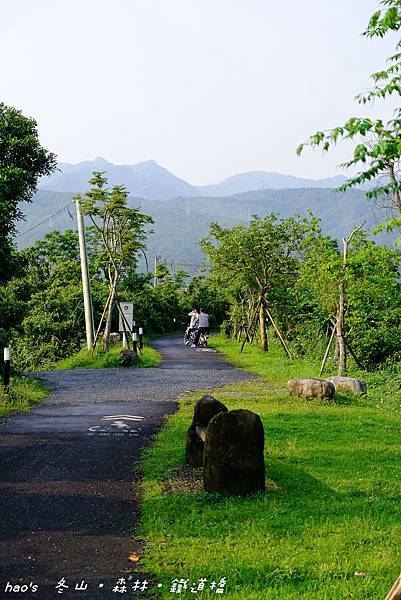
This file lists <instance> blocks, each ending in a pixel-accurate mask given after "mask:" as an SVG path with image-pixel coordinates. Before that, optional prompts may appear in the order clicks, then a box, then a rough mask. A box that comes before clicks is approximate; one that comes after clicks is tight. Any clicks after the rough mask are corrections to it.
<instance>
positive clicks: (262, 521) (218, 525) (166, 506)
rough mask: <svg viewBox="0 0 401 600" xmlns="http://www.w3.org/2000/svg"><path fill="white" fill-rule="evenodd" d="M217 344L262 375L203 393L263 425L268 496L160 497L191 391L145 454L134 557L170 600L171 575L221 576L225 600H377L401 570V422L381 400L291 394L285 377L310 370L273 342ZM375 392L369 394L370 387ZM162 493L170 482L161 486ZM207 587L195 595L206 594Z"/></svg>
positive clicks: (180, 449) (179, 460)
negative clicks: (270, 345) (266, 345)
mask: <svg viewBox="0 0 401 600" xmlns="http://www.w3.org/2000/svg"><path fill="white" fill-rule="evenodd" d="M212 343H213V344H214V345H216V346H217V347H219V348H220V349H221V350H224V352H225V353H226V354H227V356H229V357H230V358H231V360H234V361H235V362H236V363H237V364H240V365H241V367H243V368H245V367H246V368H248V369H249V370H252V371H253V372H258V373H260V374H261V375H262V377H261V378H259V380H256V381H253V382H245V383H240V384H235V385H230V386H228V387H226V388H224V389H218V390H209V391H210V392H211V393H212V394H213V396H214V397H215V398H217V399H219V400H220V401H222V402H223V403H224V404H226V406H228V408H229V409H234V408H247V409H249V410H252V411H254V412H256V413H258V414H259V415H260V416H261V418H262V420H263V423H264V427H265V440H266V442H265V464H266V476H267V491H266V492H265V493H260V494H256V495H254V496H251V497H248V498H224V497H220V496H217V495H208V494H205V493H203V492H201V491H199V492H196V493H190V492H188V491H187V490H186V489H185V486H183V487H182V489H181V490H179V491H178V492H177V491H176V492H175V493H166V491H165V490H166V486H165V485H164V482H165V481H166V480H167V481H168V480H169V479H174V478H175V477H176V475H175V474H176V473H177V472H178V471H179V470H180V469H181V467H182V465H183V461H184V446H185V431H186V429H187V427H188V426H189V423H190V421H191V418H192V413H193V406H194V403H195V401H196V400H197V399H198V398H199V397H200V395H201V393H199V392H198V393H196V394H193V393H192V394H188V395H186V396H185V397H184V398H183V399H181V401H180V410H179V411H178V412H177V413H176V414H174V415H173V416H172V417H171V418H170V419H169V421H168V422H167V424H166V426H165V427H164V428H163V430H162V431H161V432H160V434H159V435H158V436H157V438H156V441H155V443H154V445H153V446H152V447H150V448H148V449H147V450H146V451H145V453H144V459H143V462H142V469H143V476H144V479H143V489H144V500H143V505H142V522H141V526H140V536H142V538H143V539H144V541H145V542H146V543H145V548H144V552H143V555H142V556H141V561H142V565H143V569H144V570H145V572H147V573H149V572H151V573H153V574H154V578H155V580H156V581H160V582H161V583H162V584H163V587H162V588H161V589H160V590H158V589H156V590H155V594H156V595H157V594H158V597H161V598H170V597H171V593H170V585H171V581H172V580H173V579H176V578H177V579H180V578H184V579H188V580H189V582H188V589H187V591H186V592H184V595H187V597H188V596H193V594H192V593H191V592H190V591H189V590H190V587H191V584H192V583H194V582H197V581H198V580H199V578H201V577H205V578H207V579H208V583H210V581H211V580H213V579H214V580H217V581H218V580H220V579H221V578H222V577H226V578H227V587H226V592H225V594H224V595H225V596H227V597H229V598H232V599H238V600H239V599H241V600H242V599H243V600H245V599H247V600H248V599H249V600H256V599H257V600H259V599H262V598H266V599H268V600H270V599H271V600H273V599H279V598H280V600H281V599H285V600H293V599H294V598H301V599H303V600H312V599H314V600H315V599H319V600H320V599H322V600H343V599H344V598H357V599H364V598H384V596H385V595H386V593H387V592H388V590H389V588H390V587H391V585H392V583H393V581H394V580H395V579H396V577H397V576H398V575H399V572H400V570H401V558H400V556H401V519H400V517H399V497H400V493H401V471H400V469H399V465H400V464H401V443H400V439H401V435H400V434H401V423H400V420H399V416H398V415H397V414H396V413H392V412H390V411H389V410H386V411H385V410H382V409H378V408H377V407H376V401H377V398H376V397H375V396H374V397H373V398H370V397H368V398H360V399H358V400H357V399H352V398H349V397H346V396H337V401H336V402H335V403H327V402H323V401H313V402H306V401H303V400H300V399H297V398H292V397H290V396H288V395H287V393H286V390H285V386H284V384H285V383H286V381H287V379H289V378H291V377H294V376H297V375H301V376H304V375H305V376H306V375H314V376H316V371H315V366H314V365H311V364H308V363H306V362H303V361H302V360H297V361H295V362H291V361H289V360H288V359H286V358H285V357H284V356H283V355H282V353H281V350H279V349H278V348H275V349H274V350H273V351H272V352H271V353H269V354H268V355H263V354H261V353H260V352H259V351H258V350H257V349H247V350H246V351H245V353H244V354H243V355H239V353H238V348H239V347H238V345H237V344H232V343H231V342H227V341H225V340H223V339H222V338H213V340H212ZM376 393H377V390H376V391H375V394H376ZM168 489H171V487H170V488H168ZM214 595H215V593H214V592H211V591H210V589H208V590H207V591H206V592H202V593H198V594H197V596H200V597H205V598H206V597H211V596H214Z"/></svg>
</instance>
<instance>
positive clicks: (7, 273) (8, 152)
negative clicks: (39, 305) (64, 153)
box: [0, 103, 56, 283]
mask: <svg viewBox="0 0 401 600" xmlns="http://www.w3.org/2000/svg"><path fill="white" fill-rule="evenodd" d="M55 168H56V157H55V155H54V154H52V153H51V152H48V151H47V150H46V149H45V148H43V147H42V146H41V144H40V142H39V138H38V131H37V123H36V121H35V120H34V119H32V118H30V117H25V116H24V115H23V114H22V113H21V111H19V110H17V109H16V108H13V107H10V106H6V105H5V104H3V103H0V282H3V283H4V282H6V281H7V280H8V279H10V277H11V275H12V271H13V262H15V250H14V247H13V243H12V235H13V234H14V233H15V224H16V221H17V220H18V219H22V218H23V213H22V211H21V208H20V203H21V202H31V200H32V196H33V194H34V193H35V191H36V189H37V182H38V178H39V177H41V176H43V175H49V174H50V173H51V172H52V171H54V170H55Z"/></svg>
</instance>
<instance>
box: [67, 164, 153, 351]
mask: <svg viewBox="0 0 401 600" xmlns="http://www.w3.org/2000/svg"><path fill="white" fill-rule="evenodd" d="M89 183H90V185H91V186H92V187H91V189H90V190H89V191H88V192H86V193H85V194H84V196H83V197H81V196H80V195H78V197H79V199H80V202H81V207H82V212H83V214H86V215H88V216H89V218H90V220H91V222H92V224H93V226H94V228H95V229H96V231H97V232H98V234H99V242H100V243H99V253H100V258H99V266H101V267H102V268H103V270H104V275H105V277H106V280H107V282H108V284H109V296H108V299H107V302H106V305H105V307H104V311H103V314H102V317H101V319H100V323H99V326H98V331H97V334H96V338H95V342H96V340H97V337H98V335H99V333H100V331H101V327H102V324H103V321H104V323H105V325H104V332H103V338H104V342H105V345H106V346H107V345H108V341H109V335H110V331H111V320H112V315H113V308H114V305H115V302H116V300H117V296H118V287H119V284H120V282H121V278H122V277H123V275H125V274H126V273H127V272H128V270H129V269H130V268H132V267H135V265H136V262H137V256H138V252H139V251H141V250H142V249H143V248H144V241H145V239H146V232H145V225H147V224H149V223H153V220H152V219H151V217H149V216H148V215H144V214H142V213H141V212H140V211H139V209H138V208H130V207H129V206H128V205H127V198H128V192H127V190H126V189H125V187H124V186H122V185H115V186H113V187H112V188H111V190H109V189H108V188H107V179H106V177H104V172H100V171H96V172H94V173H93V176H92V178H91V179H90V180H89ZM76 198H77V196H76ZM117 307H118V309H119V311H120V308H119V305H118V304H117ZM120 314H121V317H122V320H123V324H124V320H125V317H124V315H123V314H122V313H121V311H120Z"/></svg>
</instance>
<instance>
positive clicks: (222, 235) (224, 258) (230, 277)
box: [201, 214, 318, 354]
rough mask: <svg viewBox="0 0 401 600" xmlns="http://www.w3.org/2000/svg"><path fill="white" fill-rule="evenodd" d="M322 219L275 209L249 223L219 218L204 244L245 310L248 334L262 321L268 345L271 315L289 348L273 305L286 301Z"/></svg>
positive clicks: (234, 302)
mask: <svg viewBox="0 0 401 600" xmlns="http://www.w3.org/2000/svg"><path fill="white" fill-rule="evenodd" d="M317 224H318V221H317V220H316V219H315V218H314V217H311V219H310V220H308V219H306V218H302V219H301V218H289V219H287V220H279V219H278V217H277V216H276V215H274V214H270V215H268V216H267V217H265V218H258V217H253V218H252V219H251V222H250V223H249V226H248V227H245V226H244V225H236V226H234V227H221V226H220V225H218V224H217V223H213V224H212V225H211V227H210V231H209V235H208V236H207V237H206V238H204V239H203V240H202V241H201V247H202V249H203V250H204V252H205V253H206V254H207V255H208V257H209V259H210V262H211V265H212V275H213V276H214V277H215V278H216V279H217V281H218V284H219V285H221V286H222V287H223V288H224V289H226V290H227V297H228V299H229V302H230V304H231V307H232V309H233V311H234V313H236V314H239V315H240V320H241V328H243V329H244V330H245V339H247V338H248V337H249V335H250V333H251V331H252V329H253V328H254V325H255V323H256V322H257V323H258V331H259V342H260V347H261V349H262V350H264V351H266V350H267V349H268V340H267V331H266V321H267V319H268V320H269V322H270V323H271V324H272V325H273V327H274V329H275V331H276V333H277V335H278V337H279V338H280V341H281V343H282V344H283V346H284V348H285V350H286V352H287V353H288V354H290V351H289V349H288V347H287V344H286V342H285V340H284V339H283V337H282V336H281V334H280V331H279V330H278V327H277V324H276V321H275V319H274V318H273V315H272V310H271V309H272V307H277V306H279V305H281V304H282V302H283V298H284V297H285V296H286V295H287V293H286V290H287V289H288V287H289V286H290V285H291V281H292V280H293V279H294V277H295V275H296V272H297V269H298V255H299V252H300V251H301V249H302V247H303V246H304V245H305V244H306V243H307V242H306V241H307V239H310V238H311V237H313V236H314V234H315V232H316V231H317Z"/></svg>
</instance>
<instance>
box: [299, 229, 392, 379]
mask: <svg viewBox="0 0 401 600" xmlns="http://www.w3.org/2000/svg"><path fill="white" fill-rule="evenodd" d="M367 236H368V232H367V231H365V232H362V231H358V232H356V231H355V232H354V233H353V235H352V238H351V235H350V236H348V238H347V239H346V240H345V241H346V262H345V264H344V249H343V252H341V251H340V248H339V246H338V243H337V242H335V241H334V240H330V239H329V238H321V239H320V240H318V241H317V243H316V244H315V245H314V246H312V247H311V248H310V249H309V250H308V251H307V253H306V254H305V259H304V261H303V262H302V264H301V268H300V273H299V278H298V279H297V282H296V298H297V303H298V310H297V315H298V323H297V324H296V327H294V331H293V337H294V339H298V348H302V347H304V348H305V349H306V351H307V352H311V351H312V352H314V351H315V349H316V350H317V352H318V353H320V352H323V348H322V345H321V343H322V340H326V341H327V340H329V341H330V339H331V341H332V340H333V338H334V335H335V334H337V335H338V333H339V332H338V322H339V320H340V319H339V317H340V318H341V317H342V321H343V323H342V328H341V331H340V334H341V336H342V342H343V344H344V346H345V348H343V357H344V356H345V354H346V351H348V352H350V353H351V354H352V355H353V357H354V359H355V360H356V361H357V364H359V366H363V367H364V368H372V367H373V368H374V367H377V366H378V365H379V364H380V363H382V362H384V361H386V360H389V359H394V358H397V357H398V356H399V354H400V351H401V294H400V292H401V285H400V282H399V271H398V265H399V261H400V256H401V253H400V251H398V250H395V249H389V248H386V247H385V246H379V245H377V244H375V243H374V242H372V241H370V240H368V239H367ZM350 238H351V239H352V244H351V245H350V241H351V240H350ZM347 242H348V246H349V247H347ZM344 315H346V318H345V319H344ZM330 329H331V332H332V335H331V336H330ZM330 345H331V344H330ZM329 349H330V348H329V345H327V356H328V355H329ZM344 350H345V352H344ZM336 355H337V352H335V354H334V356H336ZM315 356H316V354H315ZM327 356H326V357H325V358H327ZM323 366H324V365H323ZM339 366H342V368H344V367H346V361H345V360H344V358H343V363H342V365H341V361H340V365H339Z"/></svg>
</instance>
